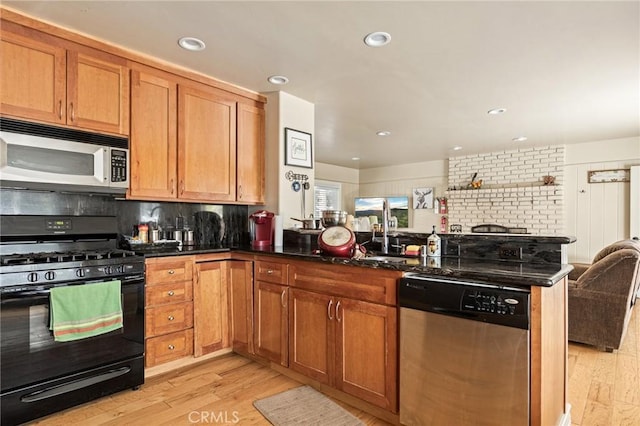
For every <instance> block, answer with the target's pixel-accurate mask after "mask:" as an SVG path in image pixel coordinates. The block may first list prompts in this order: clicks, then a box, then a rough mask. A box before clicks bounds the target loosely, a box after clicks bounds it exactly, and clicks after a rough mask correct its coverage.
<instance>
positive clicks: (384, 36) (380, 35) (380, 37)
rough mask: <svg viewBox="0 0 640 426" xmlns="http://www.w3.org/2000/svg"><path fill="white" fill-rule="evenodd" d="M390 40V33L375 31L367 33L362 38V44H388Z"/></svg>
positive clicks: (372, 45)
mask: <svg viewBox="0 0 640 426" xmlns="http://www.w3.org/2000/svg"><path fill="white" fill-rule="evenodd" d="M390 41H391V35H390V34H389V33H385V32H383V31H376V32H373V33H371V34H367V36H366V37H365V38H364V44H366V45H367V46H370V47H380V46H384V45H385V44H388V43H389V42H390Z"/></svg>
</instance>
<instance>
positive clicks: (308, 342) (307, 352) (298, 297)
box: [289, 288, 366, 385]
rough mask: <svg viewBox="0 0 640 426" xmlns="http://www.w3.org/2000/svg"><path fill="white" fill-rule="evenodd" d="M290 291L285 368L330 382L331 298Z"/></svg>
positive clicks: (332, 366) (307, 292)
mask: <svg viewBox="0 0 640 426" xmlns="http://www.w3.org/2000/svg"><path fill="white" fill-rule="evenodd" d="M290 292H291V295H290V302H289V306H290V320H289V321H290V325H289V340H290V345H289V350H290V353H289V367H290V368H291V369H292V370H295V371H297V372H299V373H302V374H304V375H305V376H307V377H311V378H312V379H315V380H317V381H319V382H321V383H325V384H330V385H333V375H334V358H333V353H334V335H335V333H334V324H333V323H334V322H335V301H334V299H333V298H331V297H330V296H326V295H324V294H319V293H313V292H310V291H305V290H300V289H297V288H291V289H290ZM363 361H366V360H363Z"/></svg>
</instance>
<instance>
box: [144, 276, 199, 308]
mask: <svg viewBox="0 0 640 426" xmlns="http://www.w3.org/2000/svg"><path fill="white" fill-rule="evenodd" d="M190 300H193V284H192V283H191V281H182V282H177V283H167V284H157V285H152V286H147V287H146V288H145V306H147V307H153V306H155V305H166V304H167V303H178V302H188V301H190Z"/></svg>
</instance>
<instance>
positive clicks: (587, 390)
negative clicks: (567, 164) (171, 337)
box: [33, 309, 640, 426]
mask: <svg viewBox="0 0 640 426" xmlns="http://www.w3.org/2000/svg"><path fill="white" fill-rule="evenodd" d="M639 353H640V314H638V309H635V312H634V314H633V317H632V318H631V323H630V325H629V330H628V332H627V336H626V337H625V340H624V343H623V346H622V347H621V348H620V350H619V351H615V352H614V353H606V352H601V351H598V350H597V349H595V348H592V347H590V346H586V345H579V344H574V343H570V344H569V401H570V403H571V405H572V409H571V420H572V423H573V424H574V425H580V426H622V425H636V426H640V357H639V356H638V354H639ZM297 386H300V383H298V382H296V381H294V380H292V379H290V378H288V377H285V376H283V375H281V374H279V373H277V372H275V371H273V370H271V369H270V368H268V367H265V366H262V365H260V364H257V363H255V362H252V361H249V360H247V359H245V358H243V357H241V356H238V355H228V356H223V357H221V358H218V359H215V360H212V361H208V362H206V363H204V364H199V365H197V366H195V367H191V368H187V369H183V370H178V371H175V372H172V373H169V374H167V375H163V376H159V377H154V378H151V379H148V380H147V383H146V384H145V385H144V386H143V387H142V388H141V389H140V390H139V391H124V392H121V393H118V394H116V395H113V396H110V397H105V398H102V399H100V400H97V401H94V402H92V403H88V404H85V405H82V406H80V407H76V408H73V409H69V410H66V411H63V412H61V413H58V414H55V415H52V416H49V417H45V418H43V419H41V420H39V421H37V422H35V423H33V424H37V425H69V424H83V425H137V424H140V425H154V426H155V425H163V424H164V425H188V424H194V423H195V424H216V421H214V420H217V424H221V423H224V421H225V420H226V421H227V424H232V422H233V420H234V419H236V418H237V419H238V420H239V421H238V424H241V425H245V424H250V425H251V424H255V425H268V424H269V423H268V422H267V421H266V420H265V419H264V418H263V417H262V415H261V414H260V413H259V412H258V411H257V410H256V409H255V408H253V405H252V402H253V401H254V400H256V399H260V398H264V397H267V396H270V395H273V394H276V393H279V392H282V391H285V390H287V389H291V388H293V387H297ZM336 402H338V401H336ZM338 404H340V405H341V406H343V407H344V408H346V409H347V410H349V411H350V412H351V413H353V414H354V415H355V416H357V417H359V418H360V419H361V420H362V421H363V422H364V423H365V424H368V425H387V424H388V423H386V422H384V421H382V420H380V419H377V418H375V417H373V416H371V415H369V414H367V413H364V412H362V411H360V410H358V409H356V408H353V407H351V406H349V405H347V404H344V403H341V402H338ZM225 415H226V417H225ZM206 416H208V417H206ZM221 416H222V417H221ZM205 420H208V423H207V421H205Z"/></svg>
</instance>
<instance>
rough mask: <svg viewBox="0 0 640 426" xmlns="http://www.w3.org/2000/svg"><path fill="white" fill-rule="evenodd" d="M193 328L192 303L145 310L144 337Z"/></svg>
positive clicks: (173, 304)
mask: <svg viewBox="0 0 640 426" xmlns="http://www.w3.org/2000/svg"><path fill="white" fill-rule="evenodd" d="M190 327H193V302H183V303H172V304H170V305H163V306H158V307H154V308H147V310H146V315H145V336H146V337H153V336H158V335H161V334H167V333H171V332H174V331H178V330H184V329H185V328H190Z"/></svg>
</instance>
